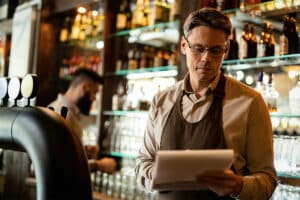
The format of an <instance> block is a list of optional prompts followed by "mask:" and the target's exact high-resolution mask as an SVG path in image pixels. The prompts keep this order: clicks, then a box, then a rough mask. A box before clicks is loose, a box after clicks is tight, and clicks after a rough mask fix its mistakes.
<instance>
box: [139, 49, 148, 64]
mask: <svg viewBox="0 0 300 200" xmlns="http://www.w3.org/2000/svg"><path fill="white" fill-rule="evenodd" d="M148 52H149V48H148V46H144V50H143V51H141V59H140V63H139V66H140V68H141V69H144V68H147V67H148V54H149V53H148Z"/></svg>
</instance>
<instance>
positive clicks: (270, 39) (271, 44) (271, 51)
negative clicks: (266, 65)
mask: <svg viewBox="0 0 300 200" xmlns="http://www.w3.org/2000/svg"><path fill="white" fill-rule="evenodd" d="M274 55H275V39H274V34H273V28H272V24H271V23H269V24H268V25H267V45H266V56H274Z"/></svg>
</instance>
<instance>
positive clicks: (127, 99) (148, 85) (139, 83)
mask: <svg viewBox="0 0 300 200" xmlns="http://www.w3.org/2000/svg"><path fill="white" fill-rule="evenodd" d="M175 82H176V80H175V78H174V77H169V78H152V79H150V78H149V79H141V80H130V81H128V83H127V87H126V90H125V87H124V85H123V84H121V83H120V84H119V85H118V87H117V90H116V92H115V93H114V95H113V96H112V110H126V111H133V110H140V111H141V110H148V109H149V107H150V103H151V101H152V98H153V96H154V95H155V94H156V93H158V92H160V91H161V90H164V89H165V88H167V87H170V86H172V85H174V84H175Z"/></svg>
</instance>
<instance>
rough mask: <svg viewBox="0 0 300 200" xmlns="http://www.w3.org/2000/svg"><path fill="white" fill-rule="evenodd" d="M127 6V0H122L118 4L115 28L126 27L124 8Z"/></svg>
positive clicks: (122, 28) (123, 28)
mask: <svg viewBox="0 0 300 200" xmlns="http://www.w3.org/2000/svg"><path fill="white" fill-rule="evenodd" d="M127 7H128V1H127V0H123V1H122V3H121V5H120V11H119V13H118V14H117V23H116V26H117V30H119V31H120V30H125V29H126V28H127V13H126V9H127Z"/></svg>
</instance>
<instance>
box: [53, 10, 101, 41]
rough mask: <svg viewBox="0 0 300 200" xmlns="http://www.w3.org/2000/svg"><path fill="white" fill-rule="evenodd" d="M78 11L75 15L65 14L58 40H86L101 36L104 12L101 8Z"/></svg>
mask: <svg viewBox="0 0 300 200" xmlns="http://www.w3.org/2000/svg"><path fill="white" fill-rule="evenodd" d="M80 8H82V9H83V10H82V11H80V10H79V11H78V12H77V14H76V16H75V17H74V18H73V17H72V16H67V17H66V18H65V20H64V23H63V26H62V28H61V30H60V36H59V40H60V42H68V41H74V40H82V41H83V40H86V39H87V38H92V37H99V36H101V34H102V32H103V28H104V14H103V11H102V9H99V10H98V11H96V10H90V11H85V10H84V8H83V7H80ZM78 9H79V8H78Z"/></svg>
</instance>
